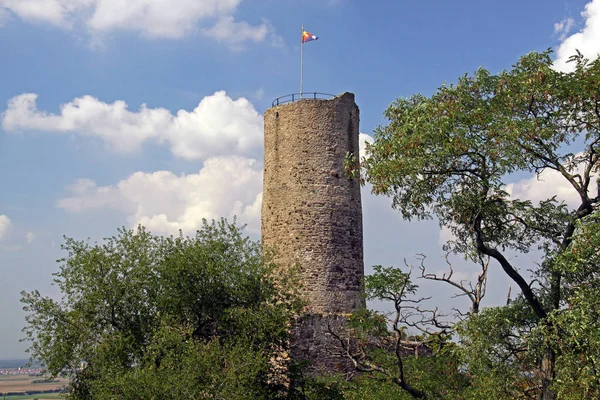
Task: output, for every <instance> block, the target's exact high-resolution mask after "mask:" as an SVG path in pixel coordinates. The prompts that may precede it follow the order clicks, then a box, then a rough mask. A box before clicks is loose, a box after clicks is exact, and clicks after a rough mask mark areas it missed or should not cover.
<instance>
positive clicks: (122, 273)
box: [22, 220, 299, 399]
mask: <svg viewBox="0 0 600 400" xmlns="http://www.w3.org/2000/svg"><path fill="white" fill-rule="evenodd" d="M63 249H64V250H65V251H66V252H67V256H66V257H65V258H64V259H62V260H59V263H60V264H61V265H60V269H59V271H58V272H57V273H55V274H54V275H55V280H54V281H55V284H56V285H57V286H58V288H59V289H60V291H61V293H62V298H61V299H60V300H54V299H52V298H49V297H44V296H42V295H41V294H40V293H39V292H38V291H33V292H29V293H26V292H23V293H22V296H23V297H22V302H23V303H24V305H25V307H24V309H25V311H26V312H27V313H28V316H27V326H26V328H25V329H24V332H25V333H26V335H27V339H28V340H30V341H31V347H30V349H29V350H30V352H31V356H32V358H36V359H39V360H41V361H42V362H43V363H44V364H45V365H46V367H47V369H48V372H49V373H50V374H52V375H57V374H61V373H62V374H68V375H71V376H72V378H73V380H72V384H71V387H70V392H69V393H70V397H71V398H80V399H87V398H90V399H91V398H93V399H103V398H106V399H108V398H111V399H112V398H120V399H140V398H144V399H163V398H177V399H192V398H193V399H197V398H205V397H207V398H208V397H210V398H215V399H216V398H223V399H225V398H226V399H236V398H240V399H241V398H270V397H275V395H276V394H277V390H278V385H279V384H281V383H282V382H280V381H278V378H279V377H278V376H277V371H276V369H277V367H281V365H280V366H277V365H274V364H273V360H274V359H276V358H277V357H278V356H279V357H280V358H281V357H282V356H283V358H285V352H284V351H285V350H286V343H287V335H288V326H289V321H290V318H291V315H292V314H294V313H295V312H296V311H297V310H298V307H299V304H298V302H297V300H296V297H295V295H294V294H293V293H292V292H291V291H288V290H287V289H288V287H290V282H291V281H288V277H286V276H283V275H282V274H277V276H278V279H277V281H276V280H275V279H274V278H273V274H272V272H273V265H272V264H271V263H270V262H269V261H268V260H267V259H265V258H264V257H263V255H262V250H261V246H260V244H259V243H256V242H253V241H251V240H249V239H248V238H246V237H244V236H243V235H242V233H241V230H240V229H239V228H237V227H236V226H235V225H232V224H228V223H227V222H226V221H224V220H222V221H221V222H218V223H215V222H213V223H211V224H208V223H206V222H205V224H204V227H203V228H202V229H201V230H199V231H198V232H197V234H196V236H195V237H191V238H190V237H183V236H179V237H168V238H164V237H158V236H154V235H151V234H150V233H149V232H148V231H146V230H145V229H143V228H141V227H140V228H138V229H137V231H135V232H134V231H129V230H125V229H122V230H119V232H118V235H116V236H114V237H111V238H108V239H105V241H104V242H103V243H102V244H89V243H88V242H84V241H77V240H74V239H68V238H67V239H66V242H65V244H64V245H63ZM283 367H285V365H283ZM283 383H285V382H283Z"/></svg>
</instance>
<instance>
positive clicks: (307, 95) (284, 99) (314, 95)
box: [271, 92, 336, 107]
mask: <svg viewBox="0 0 600 400" xmlns="http://www.w3.org/2000/svg"><path fill="white" fill-rule="evenodd" d="M335 96H336V95H335V94H329V93H319V92H304V93H292V94H286V95H285V96H281V97H278V98H276V99H275V100H273V103H271V106H272V107H275V106H279V105H281V104H285V103H293V102H296V101H300V100H317V99H323V100H329V99H333V98H334V97H335Z"/></svg>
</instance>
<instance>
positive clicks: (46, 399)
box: [0, 393, 64, 400]
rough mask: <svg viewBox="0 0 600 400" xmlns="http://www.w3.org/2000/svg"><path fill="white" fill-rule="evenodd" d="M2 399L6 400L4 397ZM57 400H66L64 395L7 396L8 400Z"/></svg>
mask: <svg viewBox="0 0 600 400" xmlns="http://www.w3.org/2000/svg"><path fill="white" fill-rule="evenodd" d="M0 399H2V400H4V398H3V397H0ZM33 399H38V400H56V399H64V397H63V395H61V394H60V393H48V394H32V395H29V396H6V400H33Z"/></svg>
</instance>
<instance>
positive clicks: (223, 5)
mask: <svg viewBox="0 0 600 400" xmlns="http://www.w3.org/2000/svg"><path fill="white" fill-rule="evenodd" d="M240 2H241V0H169V1H165V0H0V10H4V13H6V11H7V10H8V11H10V12H12V13H13V14H15V15H16V16H18V17H19V18H21V19H23V20H25V21H29V22H34V23H35V22H37V23H40V22H43V23H48V24H51V25H54V26H57V27H60V28H63V29H71V28H73V26H77V25H83V26H86V27H87V29H88V30H89V31H90V33H92V34H98V33H109V32H114V31H133V32H136V33H139V34H141V35H143V36H146V37H155V38H168V39H177V38H180V37H182V36H184V35H186V34H188V33H190V32H193V31H194V30H195V29H196V28H197V27H198V26H203V27H204V28H206V26H207V25H210V24H211V23H212V22H213V21H214V20H217V21H218V22H217V24H216V25H215V26H214V28H212V29H211V30H215V34H216V33H219V34H220V36H219V38H220V39H223V41H225V42H228V43H231V42H232V41H233V42H235V43H236V44H239V43H241V42H244V41H262V40H264V39H265V38H266V37H267V33H269V32H270V31H272V28H271V26H270V25H269V24H268V23H267V22H266V21H265V22H263V23H262V24H260V25H258V26H252V25H250V24H248V23H247V22H237V23H235V22H234V21H233V16H232V14H233V13H235V11H236V10H237V8H238V6H239V4H240ZM234 35H235V36H234Z"/></svg>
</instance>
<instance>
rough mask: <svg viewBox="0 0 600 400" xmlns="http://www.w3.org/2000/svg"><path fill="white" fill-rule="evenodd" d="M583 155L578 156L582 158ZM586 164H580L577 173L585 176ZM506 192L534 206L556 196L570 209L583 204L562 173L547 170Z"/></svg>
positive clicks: (510, 186)
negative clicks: (530, 202) (528, 201)
mask: <svg viewBox="0 0 600 400" xmlns="http://www.w3.org/2000/svg"><path fill="white" fill-rule="evenodd" d="M580 155H581V153H579V154H577V155H576V156H580ZM584 168H585V164H583V163H582V164H580V165H579V168H578V169H577V171H573V172H572V173H579V174H581V175H582V176H583V170H584ZM594 181H595V176H592V184H591V185H590V189H591V190H595V187H596V185H595V184H594ZM506 191H507V192H508V194H509V195H510V196H511V197H512V198H515V199H521V200H531V201H532V202H533V203H534V204H536V203H538V202H539V201H541V200H547V199H549V198H551V197H552V196H554V195H556V199H557V200H558V201H564V202H565V203H566V204H567V205H568V206H569V207H571V208H577V207H578V206H579V204H581V198H580V197H579V194H578V193H577V191H576V190H575V188H573V186H571V184H570V183H569V182H568V181H567V179H566V178H565V177H563V176H562V174H561V173H560V172H557V171H555V170H553V169H545V170H544V171H543V172H542V173H541V174H540V175H539V176H532V177H531V178H526V179H522V180H520V181H518V182H515V183H510V184H508V185H506Z"/></svg>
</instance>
